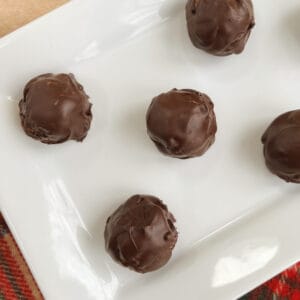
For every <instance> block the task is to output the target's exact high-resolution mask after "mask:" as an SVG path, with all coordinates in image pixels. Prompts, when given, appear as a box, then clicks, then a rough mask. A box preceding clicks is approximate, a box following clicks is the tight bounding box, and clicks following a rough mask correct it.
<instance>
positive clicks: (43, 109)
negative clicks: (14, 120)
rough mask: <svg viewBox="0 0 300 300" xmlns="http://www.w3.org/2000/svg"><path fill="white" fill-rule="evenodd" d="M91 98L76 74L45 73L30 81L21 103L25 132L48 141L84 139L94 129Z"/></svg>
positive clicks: (42, 140)
mask: <svg viewBox="0 0 300 300" xmlns="http://www.w3.org/2000/svg"><path fill="white" fill-rule="evenodd" d="M88 99H89V97H88V96H87V95H86V93H85V92H84V89H83V87H82V85H80V84H79V83H78V82H77V81H76V79H75V77H74V75H73V74H57V75H54V74H50V73H49V74H43V75H40V76H37V77H35V78H33V79H32V80H30V81H29V82H28V83H27V84H26V86H25V88H24V93H23V99H22V100H21V101H20V103H19V108H20V117H21V122H22V126H23V129H24V131H25V132H26V134H27V135H29V136H30V137H32V138H34V139H36V140H39V141H41V142H42V143H46V144H57V143H62V142H65V141H67V140H76V141H82V140H83V139H84V138H85V137H86V135H87V132H88V130H89V128H90V124H91V120H92V113H91V106H92V105H91V103H90V102H89V100H88Z"/></svg>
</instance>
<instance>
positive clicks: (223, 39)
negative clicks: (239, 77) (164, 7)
mask: <svg viewBox="0 0 300 300" xmlns="http://www.w3.org/2000/svg"><path fill="white" fill-rule="evenodd" d="M186 18H187V27H188V32H189V35H190V38H191V41H192V43H193V44H194V46H195V47H197V48H199V49H203V50H205V51H206V52H208V53H211V54H214V55H219V56H225V55H230V54H238V53H241V52H242V51H243V50H244V47H245V45H246V43H247V40H248V38H249V35H250V32H251V29H252V28H253V27H254V25H255V22H254V13H253V5H252V1H251V0H188V2H187V5H186Z"/></svg>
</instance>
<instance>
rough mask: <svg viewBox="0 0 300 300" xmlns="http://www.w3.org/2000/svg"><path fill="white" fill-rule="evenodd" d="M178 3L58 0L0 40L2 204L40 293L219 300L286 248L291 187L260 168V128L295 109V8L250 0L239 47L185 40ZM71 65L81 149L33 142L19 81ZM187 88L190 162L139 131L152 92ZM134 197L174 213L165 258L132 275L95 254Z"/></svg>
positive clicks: (298, 66) (272, 269) (299, 69)
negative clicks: (191, 100)
mask: <svg viewBox="0 0 300 300" xmlns="http://www.w3.org/2000/svg"><path fill="white" fill-rule="evenodd" d="M184 4H185V3H184V1H180V0H143V1H142V0H122V1H118V2H116V1H102V0H101V1H99V0H85V1H72V2H71V3H69V4H67V5H65V6H64V7H62V8H60V9H58V10H56V11H54V12H53V13H51V14H49V15H47V16H46V17H43V18H41V19H39V20H37V21H35V22H33V23H32V24H30V25H28V26H26V27H24V28H23V29H21V30H19V31H17V32H15V33H13V34H11V35H9V36H7V37H5V38H4V39H2V40H1V41H0V66H1V73H0V136H1V141H2V142H1V150H2V152H1V156H0V167H1V181H0V201H1V202H0V204H1V210H2V211H3V213H4V214H5V216H6V218H7V219H8V222H9V224H10V225H11V228H12V230H13V232H14V234H15V236H16V238H17V241H18V243H19V245H20V246H21V249H22V250H23V252H24V254H25V257H26V259H27V261H28V263H29V265H30V267H31V268H32V270H33V272H34V275H35V277H36V279H37V281H38V283H39V285H40V287H41V289H42V291H43V293H44V295H45V297H46V299H47V300H49V299H50V300H52V299H53V300H60V299H62V300H66V299H71V300H82V299H103V300H107V299H112V300H117V299H119V300H127V299H128V300H129V299H130V300H140V299H145V300H146V299H176V300H181V299H189V300H194V299H195V300H196V299H206V300H207V299H208V300H209V299H222V300H225V299H234V298H236V297H238V296H241V295H242V294H243V293H245V292H247V291H248V290H250V289H251V288H253V287H255V286H256V285H258V284H259V283H262V282H263V281H264V280H266V279H268V278H269V277H271V276H272V275H274V274H276V272H279V271H280V270H282V269H284V268H285V267H287V266H288V265H290V264H292V263H293V262H295V261H296V260H298V259H299V257H300V242H299V237H298V235H297V230H296V229H298V228H299V226H300V218H299V211H300V203H299V199H298V198H299V196H298V195H299V191H300V189H299V186H297V185H293V184H286V183H285V182H283V181H282V180H280V179H278V178H276V177H275V176H273V175H271V174H270V173H269V172H268V170H267V169H266V167H265V165H264V161H263V156H262V145H261V143H260V137H261V135H262V133H263V131H264V129H265V128H266V126H267V125H268V124H269V122H270V121H271V120H272V119H273V118H274V117H275V116H277V115H278V114H280V113H282V112H284V111H287V110H290V109H295V108H297V107H298V108H299V97H300V93H299V76H300V40H299V35H298V33H299V26H297V22H298V16H299V15H300V3H299V1H298V0H289V1H282V0H264V1H260V0H256V1H254V6H255V14H256V23H257V25H256V27H255V28H254V30H253V32H252V35H251V37H250V40H249V42H248V44H247V47H246V50H245V52H244V53H243V54H241V55H239V56H230V57H222V58H220V57H214V56H211V55H208V54H206V53H204V52H202V51H199V50H197V49H195V48H194V47H193V46H192V45H191V42H190V41H189V38H188V35H187V31H186V25H185V17H184ZM46 72H55V73H56V72H72V73H74V74H75V76H76V77H77V79H78V80H79V82H81V83H82V84H83V85H84V87H85V89H86V91H87V93H88V94H89V95H90V97H91V102H92V103H93V114H94V119H93V123H92V128H91V130H90V132H89V134H88V137H87V138H86V140H85V141H84V142H83V143H76V142H67V143H65V144H62V145H52V146H48V145H43V144H41V143H39V142H37V141H34V140H32V139H30V138H29V137H27V136H26V135H25V134H24V132H23V131H22V128H21V126H20V121H19V117H18V106H17V104H18V101H19V99H20V98H21V97H22V88H23V86H24V84H25V83H26V82H27V81H28V80H29V79H30V78H31V77H33V76H35V75H38V74H40V73H46ZM174 87H176V88H194V89H197V90H200V91H202V92H205V93H207V94H208V95H209V96H210V97H211V98H212V100H213V101H214V103H215V111H216V115H217V121H218V134H217V138H216V143H215V144H214V145H213V146H212V148H211V149H210V150H209V151H208V152H207V153H206V154H205V155H204V156H203V157H200V158H196V159H190V160H178V159H172V158H168V157H166V156H163V155H161V154H160V153H159V152H158V151H157V150H156V148H155V147H154V145H153V144H152V142H151V141H150V140H149V138H148V137H147V134H146V128H145V113H146V110H147V107H148V105H149V103H150V101H151V99H152V98H153V97H154V96H156V95H157V94H159V93H161V92H163V91H167V90H170V89H171V88H174ZM136 193H147V194H153V195H157V196H159V197H160V198H161V199H163V201H164V202H165V203H166V204H167V205H168V207H169V209H170V210H171V211H172V212H173V213H174V215H175V216H176V218H177V223H176V225H177V228H178V230H179V233H180V234H179V240H178V243H177V246H176V248H175V251H174V255H173V258H172V260H171V261H170V262H169V263H168V265H167V266H166V267H164V268H163V269H161V270H159V271H157V272H154V273H152V274H147V275H139V274H135V273H134V272H131V271H128V270H127V269H125V268H122V267H120V266H119V265H117V264H116V263H114V262H113V261H112V260H111V258H110V257H109V256H108V255H107V254H106V253H105V251H104V246H103V230H104V225H105V221H106V218H107V217H108V216H109V214H110V213H112V211H113V210H114V209H115V208H116V207H117V206H118V205H120V203H122V202H123V201H125V200H126V199H127V198H128V197H129V196H131V195H132V194H136Z"/></svg>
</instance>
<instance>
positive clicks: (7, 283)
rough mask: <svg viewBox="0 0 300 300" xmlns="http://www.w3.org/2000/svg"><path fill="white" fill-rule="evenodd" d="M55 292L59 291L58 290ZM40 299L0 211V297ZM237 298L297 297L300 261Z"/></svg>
mask: <svg viewBox="0 0 300 300" xmlns="http://www.w3.org/2000/svg"><path fill="white" fill-rule="evenodd" d="M57 292H58V293H59V291H57ZM41 299H44V298H43V296H42V294H41V292H40V290H39V288H38V286H37V284H36V282H35V280H34V279H33V277H32V274H31V272H30V270H29V268H28V266H27V264H26V262H25V261H24V258H23V256H22V254H21V252H20V250H19V249H18V246H17V245H16V243H15V241H14V238H13V236H12V234H11V232H10V231H9V228H8V227H7V225H6V223H5V221H4V219H3V218H2V216H1V215H0V300H41ZM66 300H72V299H66ZM201 300H202V299H201ZM203 300H204V299H203ZM216 300H222V299H216ZM240 300H300V263H298V264H295V265H294V266H292V267H291V268H289V269H287V270H286V271H284V272H283V273H281V274H280V275H278V276H276V277H274V278H273V279H271V280H270V281H268V282H266V283H265V284H263V285H262V286H260V287H258V288H257V289H255V290H254V291H252V292H250V293H249V294H247V295H245V296H244V297H242V298H241V299H240Z"/></svg>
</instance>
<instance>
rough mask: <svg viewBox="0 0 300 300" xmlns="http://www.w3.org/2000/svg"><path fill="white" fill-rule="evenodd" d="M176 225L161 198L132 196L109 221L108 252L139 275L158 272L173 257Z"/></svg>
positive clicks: (107, 229)
mask: <svg viewBox="0 0 300 300" xmlns="http://www.w3.org/2000/svg"><path fill="white" fill-rule="evenodd" d="M174 222H175V218H174V217H173V215H172V214H171V213H170V212H169V211H168V209H167V206H166V205H164V204H163V203H162V201H161V200H159V199H158V198H156V197H153V196H148V195H135V196H132V197H131V198H129V199H128V200H127V201H126V202H125V203H124V204H123V205H121V206H120V207H119V208H118V209H117V210H116V211H115V212H114V213H113V214H112V215H111V216H110V217H109V218H108V219H107V222H106V227H105V232H104V237H105V246H106V249H107V251H108V252H109V254H110V255H111V257H112V258H113V259H114V260H115V261H116V262H118V263H120V264H122V265H123V266H125V267H129V268H130V269H132V270H135V271H136V272H139V273H147V272H151V271H155V270H157V269H159V268H161V267H162V266H163V265H165V264H166V263H167V262H168V260H169V259H170V257H171V255H172V250H173V248H174V246H175V244H176V242H177V236H178V233H177V231H176V228H175V227H174Z"/></svg>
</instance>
